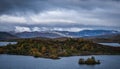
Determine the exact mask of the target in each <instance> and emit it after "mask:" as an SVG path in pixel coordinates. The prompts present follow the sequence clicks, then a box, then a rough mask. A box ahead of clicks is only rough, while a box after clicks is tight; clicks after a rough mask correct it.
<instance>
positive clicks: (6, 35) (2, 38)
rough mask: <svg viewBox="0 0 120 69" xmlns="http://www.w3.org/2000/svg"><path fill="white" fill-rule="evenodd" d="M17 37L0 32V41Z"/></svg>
mask: <svg viewBox="0 0 120 69" xmlns="http://www.w3.org/2000/svg"><path fill="white" fill-rule="evenodd" d="M16 38H17V37H16V36H15V35H12V34H10V33H7V32H0V40H5V39H16Z"/></svg>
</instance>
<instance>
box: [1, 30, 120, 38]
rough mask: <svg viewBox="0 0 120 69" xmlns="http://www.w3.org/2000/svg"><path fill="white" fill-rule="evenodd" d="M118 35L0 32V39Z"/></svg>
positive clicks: (62, 32)
mask: <svg viewBox="0 0 120 69" xmlns="http://www.w3.org/2000/svg"><path fill="white" fill-rule="evenodd" d="M113 34H120V32H118V31H115V30H83V31H79V32H69V31H39V32H38V31H35V32H27V31H26V32H13V31H12V32H0V39H10V38H35V37H46V38H59V37H71V38H80V37H95V36H99V37H103V36H102V35H113Z"/></svg>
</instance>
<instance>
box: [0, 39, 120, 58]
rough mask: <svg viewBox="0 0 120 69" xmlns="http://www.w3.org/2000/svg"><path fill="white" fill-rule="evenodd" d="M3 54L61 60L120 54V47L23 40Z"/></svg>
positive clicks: (74, 41)
mask: <svg viewBox="0 0 120 69" xmlns="http://www.w3.org/2000/svg"><path fill="white" fill-rule="evenodd" d="M0 53H2V54H16V55H31V56H35V57H45V58H59V57H60V56H73V55H101V54H107V55H109V54H120V47H110V46H103V45H99V44H96V43H94V42H92V41H89V40H84V39H74V38H66V39H65V38H64V39H62V38H61V39H43V38H42V39H40V38H35V39H21V40H19V41H18V43H17V44H16V45H7V46H5V47H0Z"/></svg>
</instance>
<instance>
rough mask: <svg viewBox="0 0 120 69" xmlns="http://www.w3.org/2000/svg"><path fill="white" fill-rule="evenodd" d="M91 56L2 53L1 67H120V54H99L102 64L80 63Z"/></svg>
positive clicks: (92, 68) (14, 68)
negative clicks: (38, 55) (42, 56)
mask: <svg viewBox="0 0 120 69" xmlns="http://www.w3.org/2000/svg"><path fill="white" fill-rule="evenodd" d="M88 57H90V56H72V57H61V59H58V60H52V59H45V58H34V57H32V56H20V55H5V54H3V55H0V69H120V55H99V56H95V58H96V59H99V60H100V61H101V64H100V65H79V64H78V60H79V58H84V59H87V58H88Z"/></svg>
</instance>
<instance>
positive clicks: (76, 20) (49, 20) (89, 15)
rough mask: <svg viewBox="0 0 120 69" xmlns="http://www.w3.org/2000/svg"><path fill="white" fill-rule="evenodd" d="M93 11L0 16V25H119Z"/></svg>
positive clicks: (60, 11)
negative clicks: (6, 23)
mask: <svg viewBox="0 0 120 69" xmlns="http://www.w3.org/2000/svg"><path fill="white" fill-rule="evenodd" d="M95 11H96V10H94V11H90V12H88V11H85V10H83V11H75V10H66V9H61V10H58V9H57V10H48V11H45V12H41V13H37V14H35V13H31V14H26V15H21V16H20V15H19V16H13V15H1V16H0V22H1V23H5V22H8V23H16V24H18V23H20V24H21V23H22V24H31V25H36V24H48V25H49V24H50V25H51V24H53V25H54V24H58V25H59V24H76V25H77V24H78V25H91V26H92V25H93V26H118V25H119V24H113V21H114V20H112V19H111V20H107V19H103V18H100V15H96V12H95Z"/></svg>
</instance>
